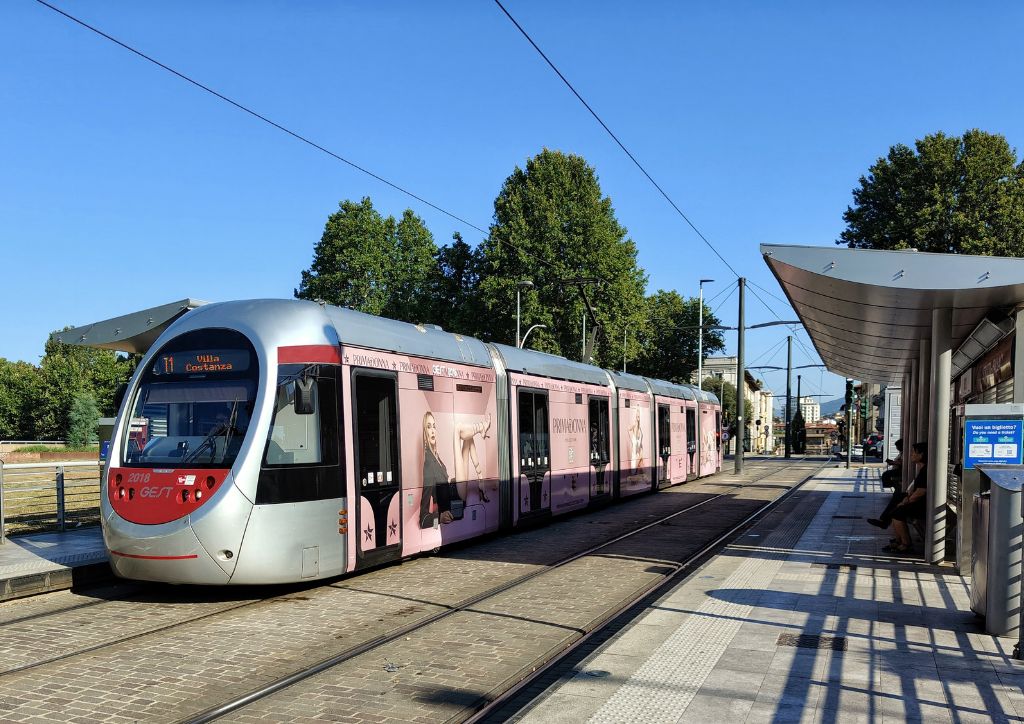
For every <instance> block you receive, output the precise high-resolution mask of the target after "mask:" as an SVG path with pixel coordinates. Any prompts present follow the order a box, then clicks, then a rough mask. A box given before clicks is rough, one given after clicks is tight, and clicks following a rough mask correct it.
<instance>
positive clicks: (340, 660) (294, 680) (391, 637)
mask: <svg viewBox="0 0 1024 724" xmlns="http://www.w3.org/2000/svg"><path fill="white" fill-rule="evenodd" d="M805 460H806V459H805V458H804V459H801V460H799V461H796V462H794V463H793V464H791V465H787V466H785V467H783V468H780V469H774V470H771V469H770V470H768V471H766V472H765V473H764V474H763V475H760V476H759V477H756V478H754V479H752V480H748V479H742V480H739V481H736V482H735V483H732V484H729V485H728V489H727V490H724V491H722V492H719V493H717V494H716V495H713V496H711V497H709V498H707V499H705V500H701V501H699V502H697V503H695V504H693V505H689V506H687V507H685V508H683V509H680V510H676V511H673V512H672V513H669V514H668V515H664V516H661V517H659V518H657V519H655V520H652V521H650V522H647V523H645V524H643V525H640V526H639V527H637V528H635V529H633V530H630V531H628V532H625V533H622V534H620V535H617V536H615V537H613V538H611V539H610V540H607V541H603V542H601V543H599V544H597V545H593V546H590V547H589V548H587V549H585V550H582V551H578V552H576V553H573V554H571V555H569V556H566V557H565V558H563V559H561V560H558V561H556V562H553V563H551V564H549V565H547V566H544V567H542V568H539V569H537V570H534V571H531V572H529V573H526V574H522V575H520V576H517V577H515V578H513V579H510V580H508V581H506V582H504V583H502V584H500V585H498V586H495V587H493V588H491V589H488V590H486V591H483V592H480V593H478V594H476V595H474V596H471V597H470V598H468V599H465V600H464V601H461V602H459V603H457V604H453V605H449V606H445V607H444V609H443V610H441V611H438V612H436V613H433V614H430V615H428V616H426V617H424V618H421V619H419V620H416V621H413V622H410V623H409V624H407V625H405V626H402V627H400V628H397V629H394V630H392V631H390V632H387V633H385V634H383V635H379V636H376V637H374V638H372V639H369V640H367V641H364V642H362V643H360V644H359V645H357V646H353V647H351V648H349V649H347V650H344V651H341V652H339V653H336V654H334V655H332V656H329V657H326V658H323V659H321V660H320V661H317V662H315V663H313V664H311V665H309V666H307V667H305V668H303V669H301V670H299V671H296V672H294V673H292V674H289V675H288V676H284V677H281V678H279V679H277V680H276V681H273V682H271V683H269V684H266V685H264V686H261V687H259V688H255V689H253V690H251V691H249V692H247V693H246V694H244V695H242V696H239V697H236V698H234V699H232V700H230V701H227V702H224V703H223V704H221V705H219V706H216V707H212V708H210V709H207V710H205V711H203V712H201V713H199V714H197V715H194V716H191V717H188V718H185V719H182V720H180V721H182V722H187V723H188V724H200V723H205V722H210V721H214V720H217V719H220V718H222V717H225V716H227V715H229V714H231V713H233V712H236V711H240V710H242V711H244V709H245V707H248V706H250V705H252V704H254V703H256V702H259V701H261V700H264V699H267V698H268V697H271V696H273V695H274V694H277V693H279V692H282V691H284V690H285V689H288V688H290V687H292V686H295V685H296V684H299V683H301V682H304V681H307V680H309V679H311V678H313V677H316V676H317V675H319V674H322V673H325V672H328V671H330V670H331V669H334V668H336V667H339V666H340V665H342V664H345V663H348V662H352V661H354V660H356V659H358V658H359V657H362V656H365V655H367V654H369V653H371V652H374V651H377V650H379V649H382V648H384V647H385V646H387V645H388V644H392V643H394V642H398V641H401V640H403V639H408V638H409V637H410V636H411V635H413V634H415V633H417V632H420V631H423V630H425V629H427V628H428V627H430V626H432V625H435V624H438V623H441V622H443V621H445V620H446V619H449V618H452V617H453V616H456V615H458V614H460V613H467V612H479V607H480V605H481V604H483V603H485V602H487V601H490V600H493V599H496V598H498V597H500V596H502V595H503V594H507V593H509V592H510V591H514V590H515V589H517V588H519V587H523V586H524V585H526V584H528V583H531V582H534V581H537V580H538V579H540V578H542V577H544V576H551V575H552V574H553V573H554V572H556V571H558V570H560V569H563V568H565V567H567V566H570V565H572V564H573V563H575V562H577V561H580V560H582V559H584V558H587V557H589V556H594V555H596V554H599V553H600V552H601V551H604V550H606V549H611V548H613V547H614V546H616V545H617V544H619V543H622V542H624V541H628V540H629V539H631V538H634V537H636V536H639V535H642V534H644V533H646V532H649V531H651V530H653V529H655V528H656V527H658V526H665V525H672V524H673V522H674V521H676V520H677V519H680V518H682V517H683V516H685V515H687V514H692V513H694V511H698V510H699V509H701V508H704V507H705V506H708V505H710V504H711V503H714V502H715V501H719V500H721V499H722V498H725V497H727V496H729V495H731V494H733V493H734V492H735V491H737V490H740V489H743V488H749V487H751V486H754V485H756V484H757V483H761V482H762V481H764V480H766V479H768V478H771V477H774V476H779V475H782V474H783V473H785V472H786V471H789V470H791V469H792V468H794V467H799V466H800V465H801V464H805ZM828 464H829V462H828V461H826V462H823V463H821V464H820V465H819V466H817V467H816V468H814V469H810V470H808V474H807V475H805V476H804V477H803V479H802V480H801V481H799V482H797V483H795V484H794V485H793V486H792V487H789V488H788V490H786V492H785V493H783V494H781V495H779V496H778V497H776V498H774V499H772V500H770V501H769V502H768V503H767V504H766V505H763V506H761V507H759V508H758V509H757V510H755V511H754V512H753V513H751V514H750V515H748V516H746V517H744V519H743V520H741V521H740V522H739V523H736V524H735V525H733V526H731V527H730V528H729V529H728V530H727V531H725V532H724V533H721V534H720V535H718V536H717V537H715V538H714V540H712V541H711V542H709V543H707V544H706V545H704V546H702V547H701V548H700V550H698V551H697V552H696V553H694V554H692V555H690V556H687V557H686V559H684V560H682V561H678V562H672V561H668V560H661V559H658V560H657V561H656V563H657V564H659V565H667V566H669V567H670V569H671V570H670V572H668V573H667V574H666V575H664V576H663V577H662V578H660V579H659V580H656V581H654V582H653V583H652V584H650V585H648V586H644V587H643V588H642V589H641V590H639V591H638V592H636V593H635V594H634V595H632V596H631V597H630V598H628V599H627V600H625V601H623V602H621V603H620V604H619V605H618V606H617V607H615V608H614V609H612V610H610V611H608V612H605V614H604V615H602V616H601V617H600V620H599V621H597V622H596V623H595V625H593V626H592V627H589V628H587V629H577V631H578V633H579V638H578V639H577V640H576V641H574V642H573V643H571V644H570V645H569V646H568V647H561V648H559V649H558V650H555V651H552V652H551V656H549V657H548V658H547V659H546V660H545V661H543V662H540V665H537V666H533V667H532V669H533V670H532V671H531V672H529V674H528V675H527V676H524V677H520V678H519V680H518V681H517V682H515V683H514V684H513V685H512V686H511V688H508V690H507V691H504V692H502V693H501V694H500V695H498V696H495V697H491V698H490V699H485V700H484V701H482V702H480V705H479V706H475V707H469V708H468V711H467V712H466V716H464V717H455V718H454V720H460V721H461V720H467V719H468V720H472V721H478V720H480V719H482V718H484V717H486V716H487V715H488V714H489V713H490V712H492V711H494V710H495V709H496V708H497V707H499V706H501V705H503V704H504V702H505V701H506V700H507V698H508V697H510V696H514V695H515V694H516V693H517V692H519V691H520V690H522V688H524V687H526V686H528V685H529V684H530V683H531V682H533V681H535V680H536V678H537V677H538V676H540V675H541V674H542V673H543V672H545V671H547V670H548V669H549V668H550V667H551V666H553V665H555V664H557V662H558V661H560V660H562V659H563V658H564V657H565V656H568V655H569V654H571V653H572V652H573V651H575V650H576V649H577V648H578V647H579V646H581V645H584V644H585V643H586V642H587V641H588V640H589V639H590V638H591V637H592V636H593V635H594V634H595V633H597V632H599V631H600V630H601V629H602V628H603V627H604V626H605V625H607V624H608V623H609V622H611V621H613V620H615V619H616V618H617V617H618V616H620V615H621V614H622V613H623V612H625V611H628V610H629V609H630V608H632V607H634V606H635V605H636V604H637V603H638V602H639V601H642V600H644V599H646V598H647V597H649V596H650V595H652V593H654V592H656V591H658V590H660V589H661V588H663V587H665V586H667V585H670V584H672V583H675V582H676V581H677V579H678V578H679V576H680V575H682V574H683V573H684V572H687V571H689V570H691V569H692V568H694V567H695V566H696V565H698V562H699V561H702V560H703V559H704V558H706V557H707V556H708V555H709V554H710V553H711V552H713V551H715V550H717V549H718V548H719V547H721V546H722V545H724V543H725V542H726V541H728V540H730V539H732V538H733V537H734V536H735V535H737V533H738V532H739V531H741V530H743V529H745V528H746V527H749V526H750V525H751V524H752V523H753V522H755V521H756V520H758V519H760V518H761V517H762V516H763V515H765V514H767V512H769V511H770V510H772V509H774V508H775V507H776V506H778V505H779V504H781V502H782V501H784V500H786V499H788V498H789V497H790V496H791V495H792V494H793V493H794V492H795V491H796V490H798V489H799V488H800V487H802V485H803V484H804V483H805V482H806V480H808V479H809V478H811V477H813V475H814V474H815V473H816V472H818V471H820V470H821V469H822V468H824V467H825V466H827V465H828ZM710 482H713V481H710ZM385 670H388V669H385Z"/></svg>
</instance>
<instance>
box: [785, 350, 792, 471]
mask: <svg viewBox="0 0 1024 724" xmlns="http://www.w3.org/2000/svg"><path fill="white" fill-rule="evenodd" d="M792 382H793V335H789V336H788V337H786V459H787V460H789V458H791V457H792V456H793V442H792V438H791V437H790V432H791V430H790V413H791V411H792V409H793V408H792V400H791V397H790V396H791V394H792V387H791V385H792Z"/></svg>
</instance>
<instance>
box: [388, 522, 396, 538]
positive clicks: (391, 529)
mask: <svg viewBox="0 0 1024 724" xmlns="http://www.w3.org/2000/svg"><path fill="white" fill-rule="evenodd" d="M397 532H398V523H396V522H395V521H391V522H390V523H388V533H390V534H391V535H395V533H397Z"/></svg>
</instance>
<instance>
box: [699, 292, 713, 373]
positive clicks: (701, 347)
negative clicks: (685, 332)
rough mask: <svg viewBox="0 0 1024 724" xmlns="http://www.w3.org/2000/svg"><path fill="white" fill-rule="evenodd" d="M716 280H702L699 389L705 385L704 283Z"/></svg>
mask: <svg viewBox="0 0 1024 724" xmlns="http://www.w3.org/2000/svg"><path fill="white" fill-rule="evenodd" d="M713 281H715V280H714V279H701V280H700V307H699V310H700V311H699V312H698V315H699V316H698V320H699V321H698V326H697V330H698V331H697V389H698V390H700V389H702V387H701V385H702V384H703V383H704V282H707V283H708V284H710V283H711V282H713Z"/></svg>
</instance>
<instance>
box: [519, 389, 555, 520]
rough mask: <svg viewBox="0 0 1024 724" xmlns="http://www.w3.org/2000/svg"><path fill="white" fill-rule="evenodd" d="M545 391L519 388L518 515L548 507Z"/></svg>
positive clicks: (547, 445) (548, 444)
mask: <svg viewBox="0 0 1024 724" xmlns="http://www.w3.org/2000/svg"><path fill="white" fill-rule="evenodd" d="M550 455H551V448H550V437H549V435H548V394H547V393H546V392H541V391H539V390H538V391H534V390H519V515H520V516H528V515H530V514H531V513H541V512H546V511H550V510H551V475H550V472H551V458H550Z"/></svg>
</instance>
